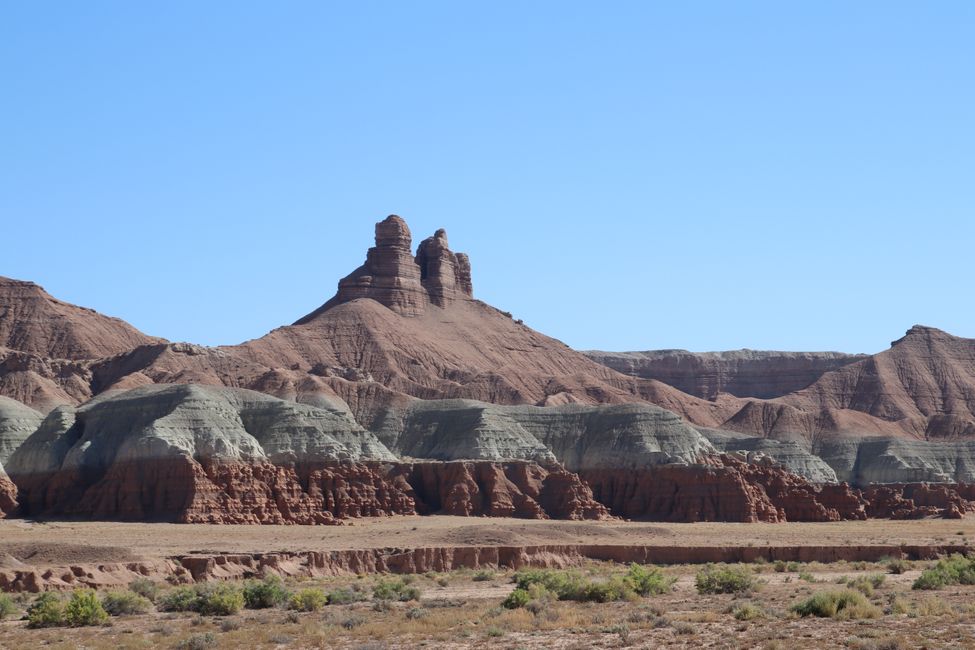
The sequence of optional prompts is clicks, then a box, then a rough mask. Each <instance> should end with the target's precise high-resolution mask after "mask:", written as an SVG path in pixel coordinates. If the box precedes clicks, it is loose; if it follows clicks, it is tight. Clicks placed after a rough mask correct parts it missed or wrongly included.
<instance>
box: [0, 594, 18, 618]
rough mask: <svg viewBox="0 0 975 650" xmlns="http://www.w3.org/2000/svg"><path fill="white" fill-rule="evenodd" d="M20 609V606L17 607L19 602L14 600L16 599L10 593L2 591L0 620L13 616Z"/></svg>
mask: <svg viewBox="0 0 975 650" xmlns="http://www.w3.org/2000/svg"><path fill="white" fill-rule="evenodd" d="M19 611H20V608H19V607H17V603H15V602H14V599H13V598H11V597H10V595H9V594H2V593H0V621H2V620H3V619H5V618H13V616H14V615H15V614H16V613H17V612H19Z"/></svg>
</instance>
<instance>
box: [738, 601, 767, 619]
mask: <svg viewBox="0 0 975 650" xmlns="http://www.w3.org/2000/svg"><path fill="white" fill-rule="evenodd" d="M731 615H732V616H734V617H735V620H738V621H751V620H753V619H756V618H761V617H762V616H764V614H763V612H762V608H761V607H759V606H758V605H755V604H753V603H742V604H740V605H735V606H734V607H732V608H731Z"/></svg>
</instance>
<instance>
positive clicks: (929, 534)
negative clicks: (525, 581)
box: [0, 517, 975, 650]
mask: <svg viewBox="0 0 975 650" xmlns="http://www.w3.org/2000/svg"><path fill="white" fill-rule="evenodd" d="M973 538H975V520H961V521H944V520H925V521H910V522H897V521H880V520H877V521H868V522H843V523H837V524H774V525H764V524H656V523H655V524H646V523H627V522H608V523H598V524H593V523H586V522H578V523H577V522H551V521H512V520H491V519H468V518H451V517H423V518H418V517H399V518H393V519H382V520H375V521H372V520H369V521H361V520H360V521H357V522H356V524H355V525H354V526H343V527H299V526H280V527H279V526H197V525H192V526H191V525H168V524H119V523H88V522H85V523H53V522H52V523H29V522H23V521H16V520H11V521H2V522H0V558H3V557H7V558H8V559H11V558H12V561H17V562H23V563H29V564H31V565H33V566H43V565H62V564H68V563H75V562H86V563H87V562H99V561H127V560H131V559H136V558H139V559H150V558H159V557H165V556H169V555H179V554H185V553H191V552H196V551H208V552H239V553H244V552H268V551H273V550H330V549H344V548H369V547H388V546H396V547H403V548H408V547H412V546H438V545H464V544H478V545H483V544H492V543H493V544H538V543H610V544H626V543H633V544H660V545H665V544H672V545H681V546H695V545H700V546H712V545H715V544H722V545H742V546H748V545H790V546H791V545H809V544H816V545H821V544H831V545H833V544H835V545H842V544H850V545H865V544H896V543H903V544H957V543H965V542H967V541H968V540H971V539H973ZM931 564H932V562H929V561H917V562H913V563H910V564H909V565H908V566H907V571H906V572H905V573H901V574H891V573H888V567H887V566H886V564H885V563H882V562H880V563H862V562H860V563H847V562H839V563H833V564H820V563H809V564H794V563H792V564H789V565H787V566H782V565H778V566H776V565H774V564H768V563H759V564H751V565H741V566H743V567H746V568H747V569H748V571H750V572H753V573H755V574H756V578H757V579H758V580H759V582H760V585H759V588H758V589H757V590H755V591H753V592H751V593H747V594H743V595H730V594H728V595H704V594H699V593H698V591H697V589H696V588H695V575H696V573H697V572H698V571H700V570H701V567H700V566H693V565H677V566H668V567H663V571H664V572H665V573H667V574H668V575H671V576H673V577H675V578H676V579H677V581H676V583H675V585H674V588H673V590H672V591H670V592H668V593H664V594H661V595H656V596H648V597H640V598H637V599H635V600H632V601H622V602H611V603H578V602H565V601H547V602H544V603H541V604H540V605H539V606H537V607H534V608H532V609H531V610H529V609H525V608H521V609H515V610H507V609H503V608H501V607H500V603H501V601H502V600H503V599H504V598H505V597H506V596H507V595H508V594H509V593H510V592H511V590H512V589H513V584H512V582H511V578H512V576H513V572H512V571H493V572H475V571H470V570H461V571H455V572H451V573H445V574H432V573H431V574H424V575H419V576H410V577H407V578H406V579H407V580H409V581H411V585H412V586H416V587H417V588H418V589H419V591H420V600H419V602H416V601H411V602H395V603H392V604H390V605H383V604H382V601H376V600H375V599H373V598H372V596H371V594H372V588H373V586H374V585H375V584H376V582H377V581H379V580H382V579H384V577H383V576H372V575H362V576H343V577H334V578H306V579H289V580H288V581H287V586H288V588H290V589H300V588H308V587H311V588H316V589H322V590H325V591H330V590H334V589H337V588H340V587H354V588H355V589H357V591H358V593H361V594H362V597H363V598H364V600H362V601H361V602H355V603H350V604H343V605H328V606H326V607H324V608H323V609H321V610H320V611H316V612H308V613H297V612H291V611H288V610H287V609H285V608H272V609H262V610H251V609H244V610H242V611H241V612H240V613H237V614H235V615H233V616H228V617H209V616H208V617H203V616H200V615H197V614H193V613H175V612H158V611H151V612H150V613H147V614H142V615H134V616H121V617H114V618H112V619H111V621H110V625H108V626H100V627H86V628H50V629H37V630H35V629H28V628H27V624H26V622H25V621H23V620H20V617H21V615H22V613H23V611H24V609H25V608H26V607H27V606H28V605H29V604H30V603H31V602H32V600H33V599H34V598H35V595H33V594H15V595H14V599H15V602H16V607H17V611H16V612H15V613H14V614H13V615H12V616H11V617H8V618H7V619H6V620H4V621H0V648H41V647H43V648H105V649H108V648H111V649H113V650H114V649H121V648H184V649H189V650H193V649H194V648H199V649H200V650H203V649H206V648H245V647H246V648H251V647H253V648H333V647H340V648H363V649H365V648H373V649H378V648H419V647H437V648H467V647H486V648H533V649H534V648H539V649H540V648H573V649H578V650H581V649H583V648H599V647H602V648H620V647H634V648H656V647H678V648H679V647H685V648H692V647H693V648H763V649H765V648H767V649H770V650H771V649H774V648H782V649H786V648H788V649H790V650H791V649H792V648H851V649H860V650H883V649H886V650H893V649H900V648H902V649H907V648H931V649H949V648H975V586H965V585H960V586H949V587H946V588H944V589H941V590H938V591H917V590H913V589H912V588H911V585H912V583H913V581H914V580H915V578H916V577H917V576H918V575H919V574H920V572H921V570H923V569H924V568H926V567H928V566H930V565H931ZM625 569H626V567H623V566H620V565H617V564H612V563H606V562H589V563H586V564H585V565H584V566H582V567H579V568H578V569H574V570H576V571H581V572H583V573H584V574H586V575H587V577H589V578H591V579H594V580H597V581H598V580H604V579H607V578H608V577H610V576H612V575H618V574H621V573H622V572H623V571H625ZM878 574H883V575H884V576H885V577H884V580H883V584H881V585H880V587H878V588H877V589H876V590H875V591H874V593H873V595H872V596H871V597H870V600H871V602H872V603H874V604H875V605H876V607H877V608H878V610H879V611H878V612H877V614H878V617H877V618H866V619H862V620H836V619H831V618H802V617H799V616H798V615H797V614H795V613H792V612H790V609H789V608H790V607H791V606H792V605H793V604H795V603H796V602H799V601H800V600H802V599H804V598H807V597H808V596H810V595H811V594H813V593H816V592H819V591H828V590H835V589H838V588H842V585H840V584H839V581H841V580H842V579H844V578H855V577H858V576H866V575H870V576H873V575H878ZM387 578H388V577H387ZM397 579H398V578H397ZM161 587H162V589H163V590H164V591H165V590H166V589H170V588H171V587H169V586H168V585H162V586H161ZM377 602H379V603H380V604H377ZM744 603H749V604H751V605H754V611H756V612H758V617H757V618H752V619H750V620H739V618H736V616H735V613H734V612H735V611H736V607H738V606H740V605H742V604H744Z"/></svg>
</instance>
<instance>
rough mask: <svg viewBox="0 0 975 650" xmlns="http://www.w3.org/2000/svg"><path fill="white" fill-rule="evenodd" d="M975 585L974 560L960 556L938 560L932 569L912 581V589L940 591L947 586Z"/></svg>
mask: <svg viewBox="0 0 975 650" xmlns="http://www.w3.org/2000/svg"><path fill="white" fill-rule="evenodd" d="M959 584H961V585H972V584H975V559H970V558H967V557H964V556H962V555H952V556H951V557H949V558H947V559H944V560H939V561H938V563H937V564H935V565H934V566H933V567H932V568H930V569H926V570H925V571H922V572H921V575H920V577H919V578H918V579H917V580H915V581H914V589H941V588H942V587H947V586H948V585H959Z"/></svg>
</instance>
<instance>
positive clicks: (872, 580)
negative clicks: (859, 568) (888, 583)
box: [846, 573, 886, 596]
mask: <svg viewBox="0 0 975 650" xmlns="http://www.w3.org/2000/svg"><path fill="white" fill-rule="evenodd" d="M884 580H886V576H884V574H882V573H875V574H873V575H869V576H859V577H857V578H854V579H852V580H848V581H847V583H846V584H847V586H848V587H850V588H851V589H856V590H857V591H859V592H860V593H862V594H863V595H864V596H873V590H874V589H879V588H880V587H881V585H883V584H884Z"/></svg>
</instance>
